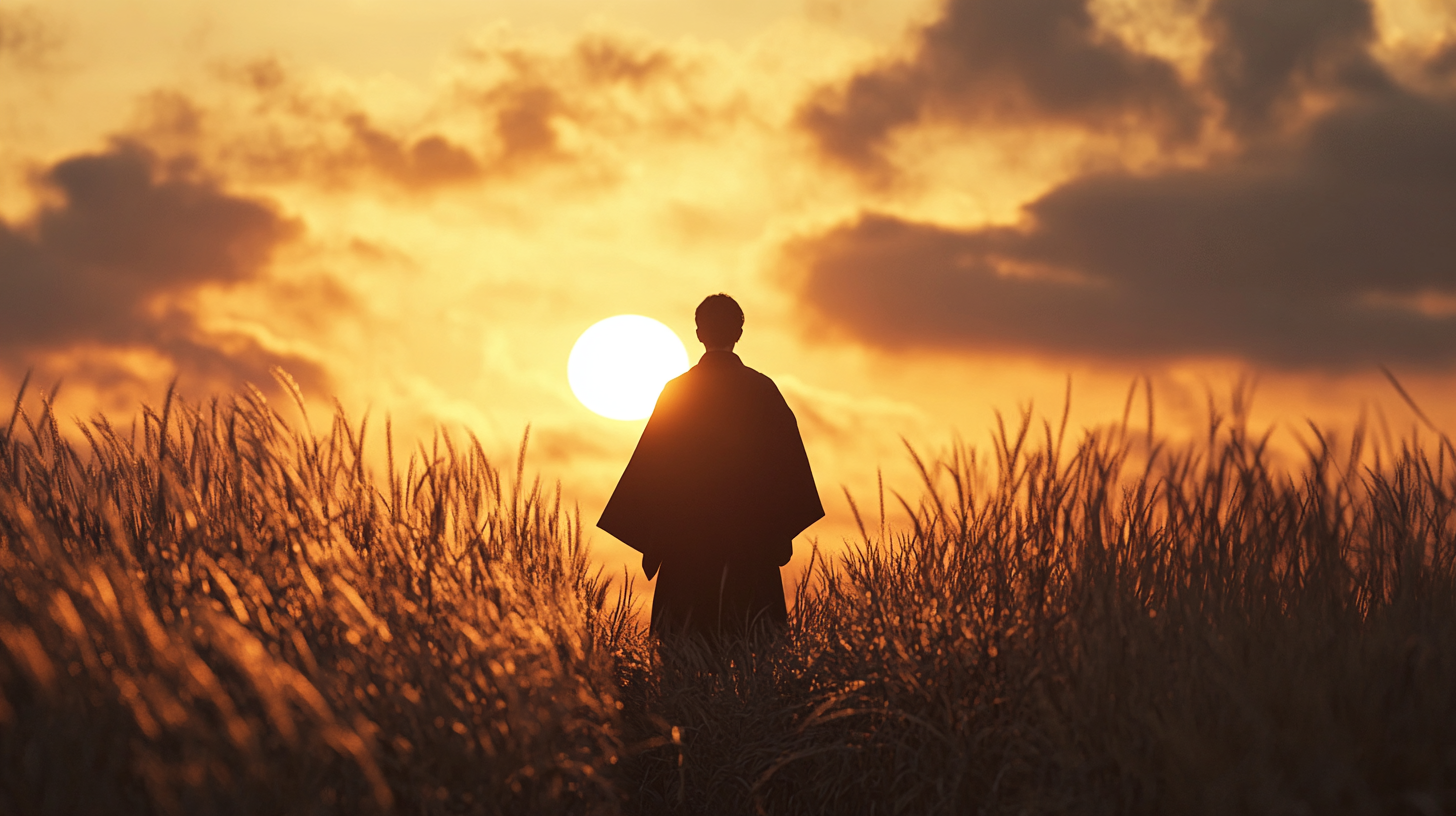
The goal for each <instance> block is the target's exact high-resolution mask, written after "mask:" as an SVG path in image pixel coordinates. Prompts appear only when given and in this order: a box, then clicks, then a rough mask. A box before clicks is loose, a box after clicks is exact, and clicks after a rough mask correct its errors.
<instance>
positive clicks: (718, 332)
mask: <svg viewBox="0 0 1456 816" xmlns="http://www.w3.org/2000/svg"><path fill="white" fill-rule="evenodd" d="M693 317H694V318H696V319H697V322H698V339H699V340H701V341H703V345H704V346H705V347H706V348H707V349H708V350H709V351H732V350H733V345H734V344H735V343H737V342H738V338H740V337H742V336H743V309H741V308H739V306H738V301H736V300H734V299H733V298H731V297H728V296H727V295H725V294H723V293H722V292H719V293H718V294H716V295H708V296H707V297H705V298H703V302H702V303H699V304H698V310H697V311H696V312H695V313H694V314H693Z"/></svg>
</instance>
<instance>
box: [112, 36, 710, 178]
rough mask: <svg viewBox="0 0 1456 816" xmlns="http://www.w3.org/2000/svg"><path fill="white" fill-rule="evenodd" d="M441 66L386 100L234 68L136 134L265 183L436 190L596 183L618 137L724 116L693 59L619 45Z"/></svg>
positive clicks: (181, 96)
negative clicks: (437, 80)
mask: <svg viewBox="0 0 1456 816" xmlns="http://www.w3.org/2000/svg"><path fill="white" fill-rule="evenodd" d="M450 66H451V67H450V69H449V70H448V71H445V72H443V74H442V76H443V77H444V79H443V80H442V81H441V84H440V85H439V86H437V87H434V88H428V89H423V90H419V89H409V90H405V89H403V88H399V87H396V88H394V89H393V91H394V93H395V95H390V94H380V93H378V91H377V89H372V90H369V91H366V90H364V89H361V88H359V87H356V86H353V85H351V84H349V83H341V82H339V81H337V80H336V79H335V80H330V79H325V78H323V77H318V76H312V75H307V74H304V73H301V72H300V71H298V70H297V69H296V68H294V67H292V66H290V65H289V64H287V63H286V62H284V61H283V60H280V59H277V58H266V59H260V60H254V61H250V62H245V63H241V64H232V65H228V66H225V67H223V68H221V69H219V70H218V72H217V76H216V77H214V78H213V79H214V81H213V82H211V83H210V84H202V85H194V86H192V87H189V88H188V89H187V90H182V89H168V90H161V91H157V92H155V93H153V94H151V95H150V96H148V97H147V98H146V99H145V100H144V104H143V106H142V115H141V117H140V121H139V123H138V125H137V126H136V127H135V128H133V129H132V135H133V137H134V138H136V139H138V140H141V141H144V142H145V143H147V144H149V145H151V146H153V147H154V148H156V149H158V150H160V151H164V152H178V153H183V154H193V155H205V156H206V157H207V161H208V163H209V165H210V166H217V167H226V168H227V169H228V171H229V173H230V174H233V175H236V176H239V177H244V178H249V179H253V180H257V181H260V182H263V183H277V182H280V181H281V182H285V183H303V184H308V185H311V186H315V187H321V188H343V189H350V190H354V189H358V188H361V187H364V188H367V187H375V188H377V187H378V182H380V181H384V182H386V183H388V184H389V185H390V186H391V187H393V188H394V189H396V190H406V191H409V192H415V193H432V192H438V191H442V190H447V189H451V188H459V187H461V186H470V185H498V184H500V183H503V182H510V181H515V180H519V179H520V178H522V177H523V176H528V175H530V174H533V173H538V172H541V171H545V170H550V169H564V170H567V171H585V172H587V173H589V174H596V175H601V173H600V170H601V168H602V167H608V168H610V169H611V170H612V171H615V170H616V169H617V168H619V167H620V165H621V161H620V157H618V156H617V155H616V151H617V150H619V149H620V146H621V144H622V143H623V141H624V140H626V139H640V138H641V137H643V136H644V135H647V134H651V133H654V132H658V133H660V132H664V131H674V130H677V131H681V130H684V129H688V128H692V127H699V128H701V127H706V126H707V125H708V123H709V122H711V121H714V120H721V119H722V116H721V111H718V110H711V109H710V107H711V106H710V105H706V104H704V103H702V102H701V101H700V99H699V96H700V95H699V94H698V93H696V92H695V91H694V90H692V89H689V88H687V87H686V85H685V84H687V83H691V82H692V80H693V77H694V70H693V68H692V67H691V66H690V61H689V60H688V58H686V57H684V56H682V55H680V54H678V53H676V52H674V51H670V50H668V49H666V48H663V47H660V46H656V45H652V44H646V43H640V42H635V41H629V40H626V39H623V38H621V37H616V36H608V35H605V34H591V35H585V36H583V37H580V38H577V39H575V40H573V41H571V42H570V43H567V44H565V45H563V44H559V43H555V44H543V43H525V44H522V43H517V42H512V41H505V42H494V41H492V42H485V43H477V44H476V45H473V46H471V47H469V48H466V49H464V50H463V52H462V53H461V54H459V55H458V56H457V57H456V59H455V60H454V61H453V62H451V63H450ZM218 79H220V80H221V82H217V81H216V80H218ZM381 97H382V98H381ZM604 159H605V160H604Z"/></svg>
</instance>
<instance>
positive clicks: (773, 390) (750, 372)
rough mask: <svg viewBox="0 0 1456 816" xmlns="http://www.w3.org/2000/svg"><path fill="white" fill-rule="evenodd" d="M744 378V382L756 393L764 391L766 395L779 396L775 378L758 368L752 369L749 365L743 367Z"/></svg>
mask: <svg viewBox="0 0 1456 816" xmlns="http://www.w3.org/2000/svg"><path fill="white" fill-rule="evenodd" d="M742 376H743V379H744V381H746V382H747V383H748V384H749V386H750V387H751V388H753V389H754V390H755V391H762V392H764V393H765V394H773V395H776V396H777V395H778V394H779V387H778V384H777V383H775V382H774V381H773V378H772V377H770V376H769V375H767V374H765V373H763V372H762V371H759V370H758V369H756V368H750V367H748V366H747V365H745V366H743V374H742Z"/></svg>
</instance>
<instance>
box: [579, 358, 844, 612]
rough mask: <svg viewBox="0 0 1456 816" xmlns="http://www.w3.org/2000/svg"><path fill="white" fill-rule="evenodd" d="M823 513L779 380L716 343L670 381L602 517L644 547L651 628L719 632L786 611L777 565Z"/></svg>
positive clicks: (606, 525) (785, 560) (640, 548)
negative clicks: (653, 581)
mask: <svg viewBox="0 0 1456 816" xmlns="http://www.w3.org/2000/svg"><path fill="white" fill-rule="evenodd" d="M823 517H824V507H823V506H822V505H821V504H820V503H819V491H818V490H817V489H816V488H815V486H814V474H813V473H811V472H810V470H809V457H808V456H807V455H805V453H804V442H803V440H802V439H801V438H800V437H799V425H798V422H796V421H795V419H794V413H793V411H791V410H790V409H789V406H788V404H787V403H786V402H784V398H783V395H781V394H780V393H779V390H778V388H777V387H776V386H775V385H774V383H773V380H770V379H769V378H768V377H766V376H764V375H763V374H760V373H758V372H757V371H754V370H753V369H751V368H749V367H747V366H745V365H744V364H743V361H741V360H739V359H738V355H736V354H734V353H733V352H731V351H710V352H707V353H706V354H704V355H703V357H702V359H701V360H699V362H698V364H697V365H696V366H693V367H692V368H691V369H689V370H688V372H687V373H685V374H683V375H682V376H681V377H678V378H677V379H675V380H672V381H671V382H669V383H668V384H667V385H666V386H665V387H664V388H663V389H662V394H661V396H659V397H658V400H657V407H656V408H655V409H654V410H653V412H652V418H651V419H649V420H648V421H647V428H646V429H645V430H643V432H642V438H641V439H640V440H639V441H638V442H637V449H636V451H634V452H633V454H632V459H631V461H630V462H628V463H627V469H626V470H625V471H624V472H623V473H622V478H621V480H619V481H618V482H617V489H616V490H615V491H613V493H612V498H611V499H610V500H609V501H608V502H607V507H606V509H605V510H604V511H603V512H602V517H601V520H599V521H598V522H597V526H598V527H600V528H601V529H603V530H605V531H607V532H608V533H611V534H612V535H614V536H616V537H617V538H619V539H621V540H622V541H623V542H625V543H626V544H628V545H629V546H631V547H632V548H633V549H636V550H638V551H639V552H641V553H642V556H643V558H642V564H643V569H644V570H645V571H646V572H647V577H648V578H651V577H652V574H653V572H654V571H656V570H657V566H656V565H658V564H661V571H660V575H659V577H658V579H657V592H656V594H655V595H654V597H653V601H652V631H653V632H657V633H662V632H664V631H668V630H673V631H689V632H696V633H699V634H703V635H706V636H708V637H710V638H712V637H716V636H718V635H720V634H736V633H742V632H743V631H745V626H746V625H748V624H751V623H753V622H755V621H759V620H768V621H772V622H777V623H782V622H784V621H785V620H786V618H787V611H786V609H785V606H784V590H783V584H782V583H781V580H780V577H779V567H780V566H782V565H783V564H786V563H788V561H789V557H790V556H791V555H793V538H794V536H796V535H798V534H799V533H800V532H802V531H803V530H804V528H806V527H808V526H809V525H810V524H813V523H814V522H815V521H818V520H819V519H820V518H823Z"/></svg>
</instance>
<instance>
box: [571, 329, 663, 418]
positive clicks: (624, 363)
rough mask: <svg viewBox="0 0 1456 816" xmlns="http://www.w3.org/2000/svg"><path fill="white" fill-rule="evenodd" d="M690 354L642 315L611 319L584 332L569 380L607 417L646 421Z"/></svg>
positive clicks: (573, 355)
mask: <svg viewBox="0 0 1456 816" xmlns="http://www.w3.org/2000/svg"><path fill="white" fill-rule="evenodd" d="M687 369H688V351H687V349H686V348H685V347H684V346H683V344H682V340H679V339H678V336H677V334H675V333H674V332H673V330H672V329H669V328H668V327H667V326H664V325H663V324H661V323H659V322H657V321H656V320H653V319H652V318H650V317H643V316H641V315H617V316H616V317H609V318H607V319H606V320H603V321H601V322H599V323H596V324H594V325H593V326H592V327H591V328H589V329H587V330H586V331H584V332H582V333H581V337H579V338H577V341H576V345H575V346H573V347H572V349H571V356H570V357H569V358H568V359H567V361H566V379H567V381H568V382H570V383H571V391H572V393H574V394H576V398H577V399H579V400H581V404H582V405H585V406H586V407H588V408H590V409H591V410H592V411H595V412H596V413H598V414H601V415H602V416H604V417H607V418H608V419H646V418H647V417H648V416H650V415H651V414H652V407H653V406H654V405H656V404H657V395H658V394H659V393H661V391H662V386H663V385H664V384H666V383H667V381H668V380H670V379H672V378H673V377H676V376H677V375H679V374H681V373H683V372H684V371H687Z"/></svg>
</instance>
